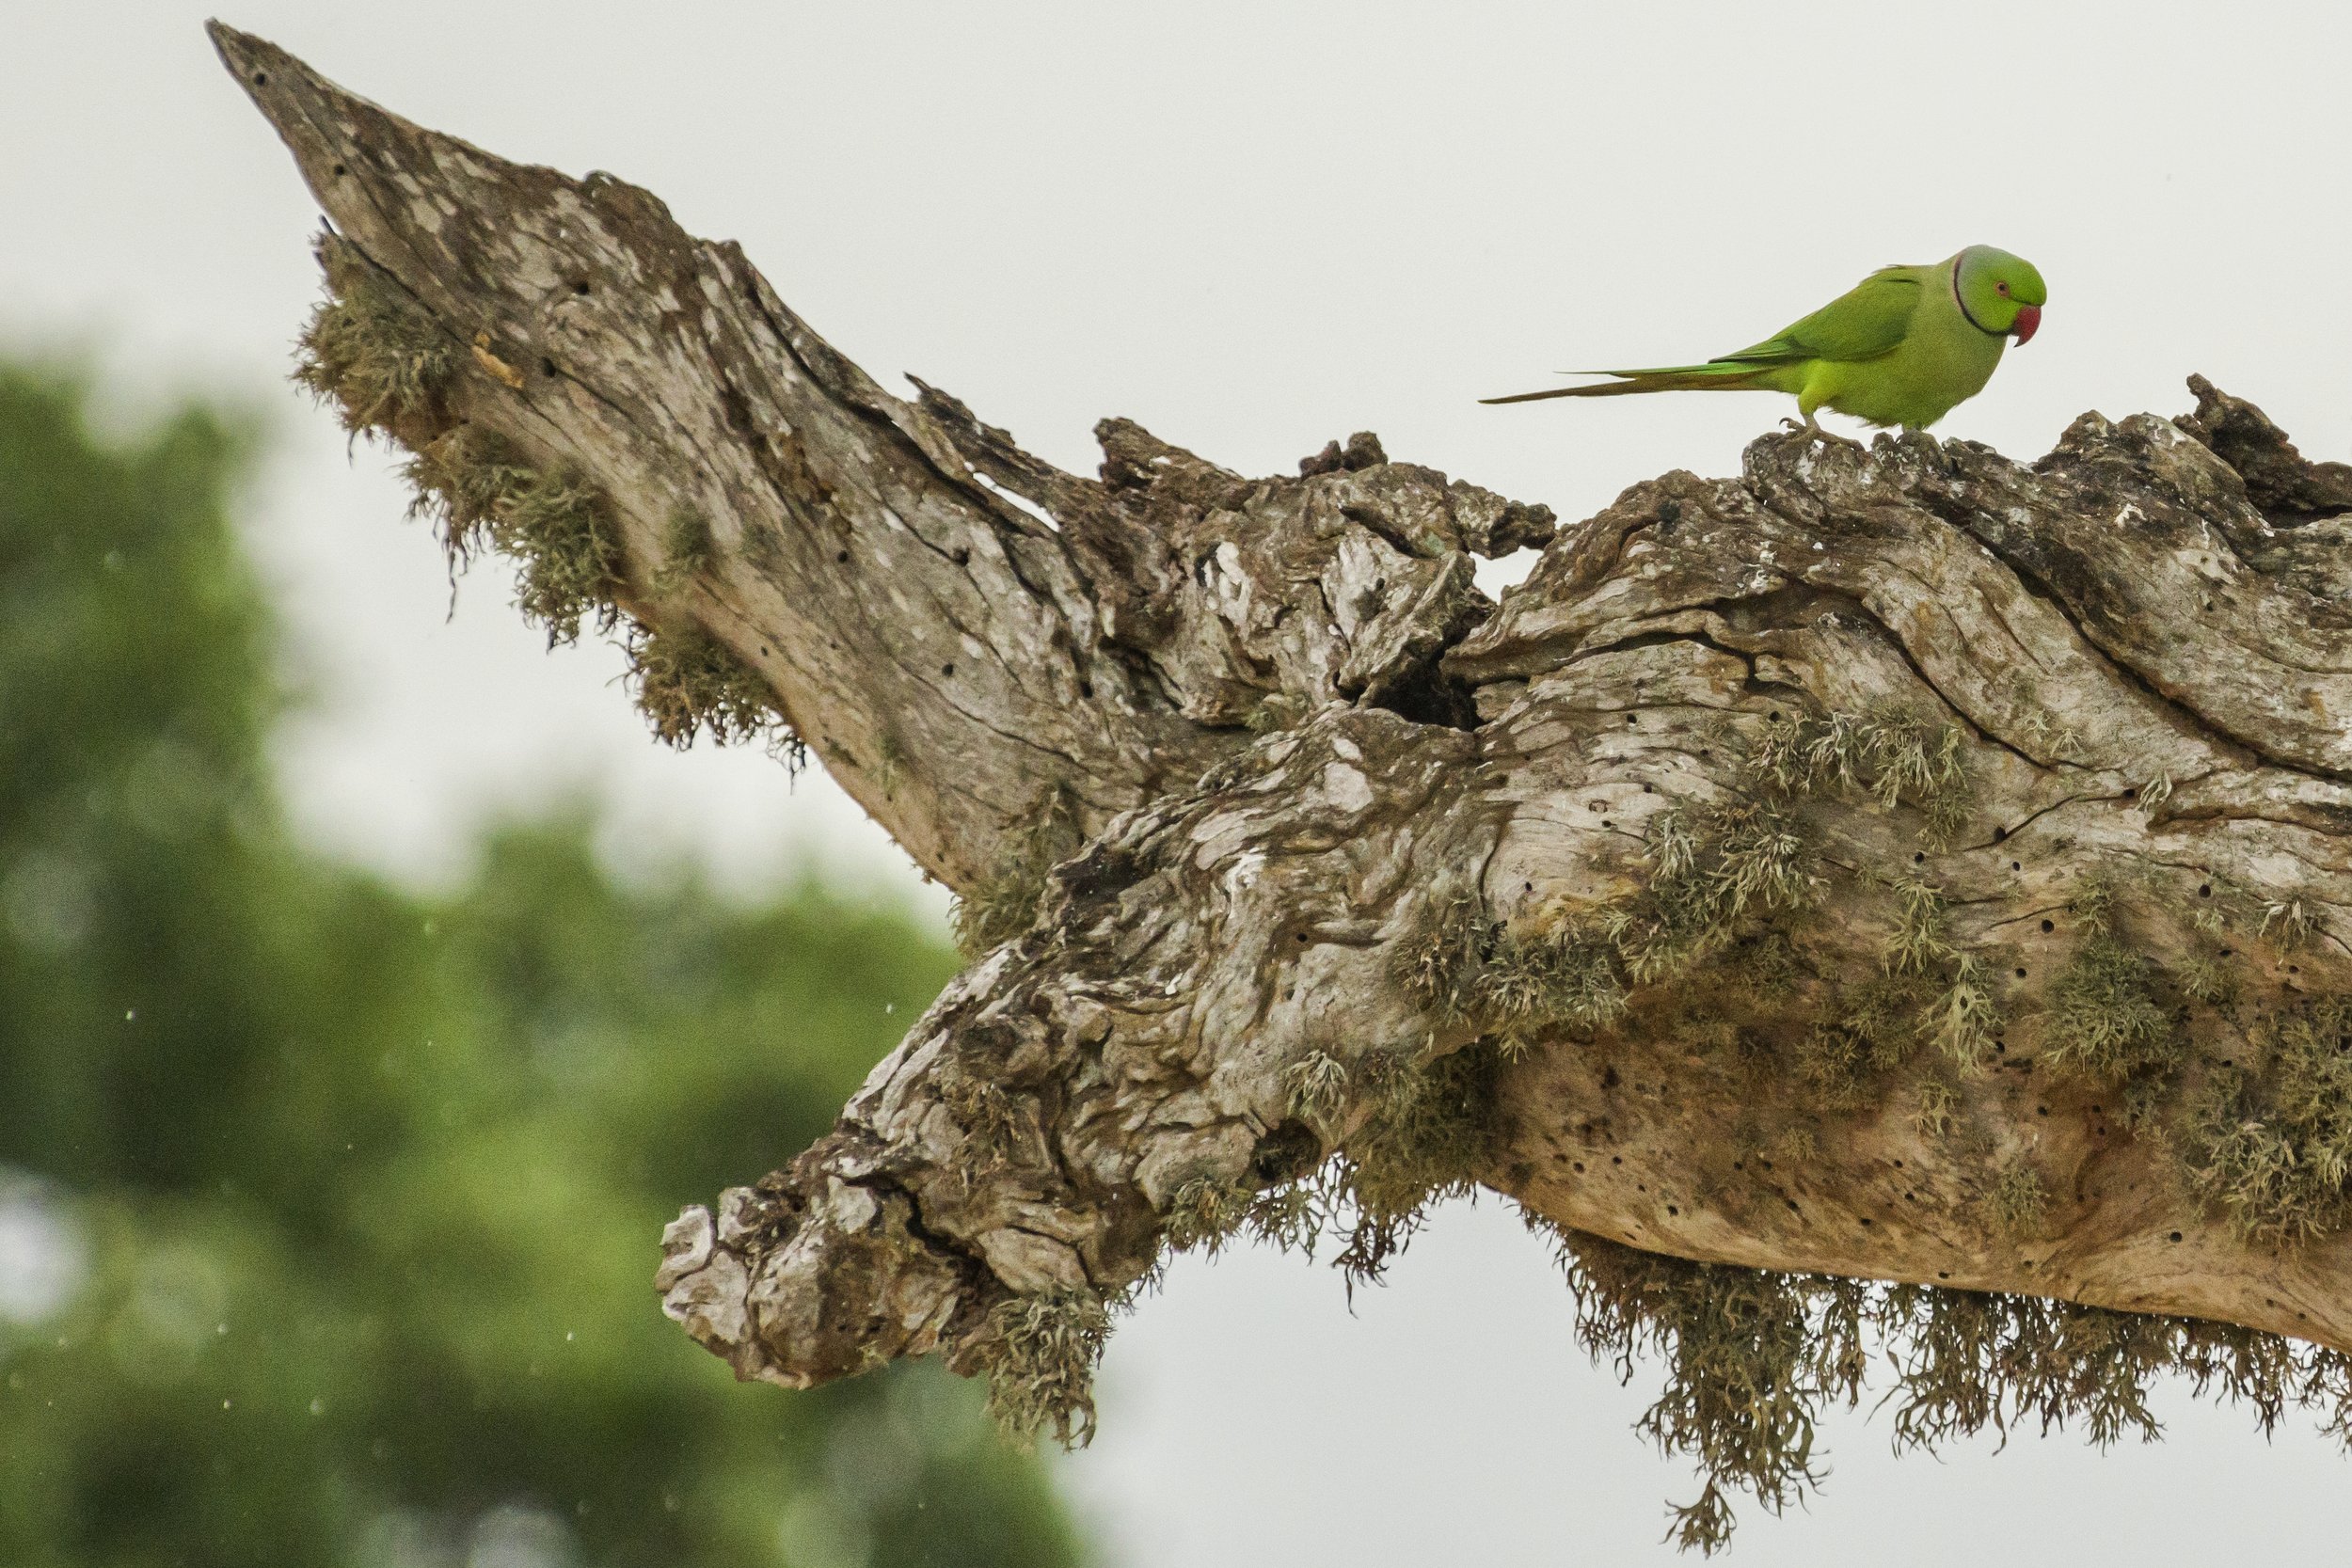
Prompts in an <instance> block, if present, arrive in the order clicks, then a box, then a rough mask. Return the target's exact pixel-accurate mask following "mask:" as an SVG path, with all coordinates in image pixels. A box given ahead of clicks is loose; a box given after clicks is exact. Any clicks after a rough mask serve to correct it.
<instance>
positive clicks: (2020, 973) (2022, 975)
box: [2017, 969, 2026, 980]
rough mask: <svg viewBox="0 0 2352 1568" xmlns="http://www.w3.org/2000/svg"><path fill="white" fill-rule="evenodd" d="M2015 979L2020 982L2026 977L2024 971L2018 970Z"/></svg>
mask: <svg viewBox="0 0 2352 1568" xmlns="http://www.w3.org/2000/svg"><path fill="white" fill-rule="evenodd" d="M2017 977H2018V978H2019V979H2020V980H2022V979H2024V978H2025V977H2026V972H2025V971H2024V970H2022V969H2021V970H2019V971H2018V972H2017Z"/></svg>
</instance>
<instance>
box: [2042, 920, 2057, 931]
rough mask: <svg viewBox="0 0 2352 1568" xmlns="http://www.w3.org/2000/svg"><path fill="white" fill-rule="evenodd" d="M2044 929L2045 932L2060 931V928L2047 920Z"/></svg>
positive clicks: (2044, 922)
mask: <svg viewBox="0 0 2352 1568" xmlns="http://www.w3.org/2000/svg"><path fill="white" fill-rule="evenodd" d="M2042 929H2043V930H2045V931H2055V930H2057V929H2058V927H2057V926H2055V925H2053V924H2052V923H2051V922H2049V921H2047V920H2045V921H2043V922H2042Z"/></svg>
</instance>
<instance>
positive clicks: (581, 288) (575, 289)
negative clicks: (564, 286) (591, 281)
mask: <svg viewBox="0 0 2352 1568" xmlns="http://www.w3.org/2000/svg"><path fill="white" fill-rule="evenodd" d="M587 292H588V279H586V278H584V277H582V278H579V279H577V280H575V281H574V282H573V284H572V293H576V294H584V293H587Z"/></svg>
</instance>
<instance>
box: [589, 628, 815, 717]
mask: <svg viewBox="0 0 2352 1568" xmlns="http://www.w3.org/2000/svg"><path fill="white" fill-rule="evenodd" d="M626 651H627V653H628V665H629V670H628V677H629V681H630V683H631V685H632V686H633V687H634V688H635V689H636V695H637V706H638V708H639V709H640V711H642V712H643V713H644V715H645V718H646V720H647V721H648V722H650V723H651V724H652V725H653V732H654V734H655V735H657V736H660V738H661V739H662V740H664V741H666V742H668V743H669V744H670V745H673V746H676V747H680V748H684V747H688V746H691V745H692V744H693V743H694V737H695V736H697V735H701V734H704V733H707V734H708V735H709V736H710V738H711V739H712V740H713V741H714V742H716V743H717V744H719V745H722V746H725V745H729V744H732V743H734V742H737V741H743V740H750V739H753V738H755V737H757V736H764V735H767V734H769V733H770V732H771V731H773V730H775V729H778V728H780V727H781V726H782V723H783V721H782V720H781V719H779V718H778V717H777V714H776V712H775V710H774V708H773V707H772V706H771V705H770V704H771V697H770V695H769V691H768V687H767V683H765V682H764V681H762V680H761V679H760V678H759V677H758V675H756V674H755V673H753V672H752V671H751V669H750V668H749V667H747V666H746V665H745V664H744V663H743V662H742V660H740V659H739V658H737V657H735V656H734V655H733V654H732V653H730V652H728V651H727V649H726V648H725V647H724V646H723V645H722V644H721V643H720V642H719V641H718V640H717V639H716V638H714V637H712V636H710V635H709V634H708V633H707V632H705V631H704V630H702V629H701V628H700V627H698V626H683V627H679V628H677V629H675V630H670V629H666V628H662V627H658V626H646V625H644V624H643V623H638V624H635V625H633V626H631V627H630V630H629V635H628V642H627V644H626Z"/></svg>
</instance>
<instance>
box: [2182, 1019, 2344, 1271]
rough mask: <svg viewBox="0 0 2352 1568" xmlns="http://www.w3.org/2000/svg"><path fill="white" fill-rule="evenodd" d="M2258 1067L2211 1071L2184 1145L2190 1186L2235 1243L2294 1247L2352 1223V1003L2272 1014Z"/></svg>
mask: <svg viewBox="0 0 2352 1568" xmlns="http://www.w3.org/2000/svg"><path fill="white" fill-rule="evenodd" d="M2261 1033H2262V1044H2263V1046H2264V1048H2265V1058H2266V1059H2265V1062H2264V1063H2263V1066H2262V1069H2261V1070H2259V1071H2254V1070H2249V1069H2247V1068H2244V1067H2240V1066H2237V1065H2235V1064H2219V1065H2217V1066H2215V1067H2214V1068H2212V1069H2210V1070H2209V1071H2208V1072H2207V1074H2206V1076H2205V1081H2204V1083H2203V1084H2202V1085H2201V1086H2200V1087H2199V1089H2198V1090H2197V1092H2196V1093H2195V1094H2194V1095H2193V1096H2192V1097H2191V1098H2190V1101H2189V1103H2188V1106H2187V1110H2186V1115H2185V1123H2186V1126H2185V1132H2184V1135H2183V1138H2182V1140H2181V1150H2180V1152H2181V1158H2182V1163H2183V1167H2184V1171H2185V1178H2186V1180H2187V1184H2188V1187H2189V1190H2190V1191H2191V1192H2192V1193H2194V1194H2195V1195H2196V1196H2198V1197H2199V1198H2200V1199H2201V1200H2202V1201H2203V1202H2205V1203H2206V1204H2207V1205H2209V1206H2210V1207H2212V1208H2213V1209H2214V1210H2215V1211H2217V1212H2219V1213H2221V1214H2222V1215H2224V1216H2226V1217H2227V1219H2228V1220H2229V1223H2230V1227H2231V1229H2232V1230H2233V1231H2234V1232H2235V1233H2236V1234H2237V1236H2238V1237H2239V1238H2240V1239H2241V1240H2245V1241H2250V1242H2259V1243H2265V1244H2269V1245H2276V1246H2292V1245H2296V1244H2297V1243H2303V1242H2308V1241H2312V1240H2314V1239H2316V1238H2318V1237H2321V1236H2325V1235H2328V1234H2331V1233H2333V1232H2335V1231H2337V1230H2340V1229H2342V1228H2343V1227H2344V1225H2345V1223H2346V1222H2347V1220H2352V1001H2347V1000H2345V999H2344V998H2341V997H2327V998H2321V999H2318V1000H2314V1001H2311V1002H2306V1003H2303V1004H2300V1005H2298V1006H2295V1007H2294V1008H2292V1009H2290V1010H2287V1011H2284V1012H2282V1013H2280V1014H2278V1015H2276V1016H2275V1017H2273V1018H2272V1019H2271V1020H2270V1021H2269V1022H2268V1024H2267V1026H2266V1027H2265V1028H2264V1029H2263V1030H2262V1032H2261Z"/></svg>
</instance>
